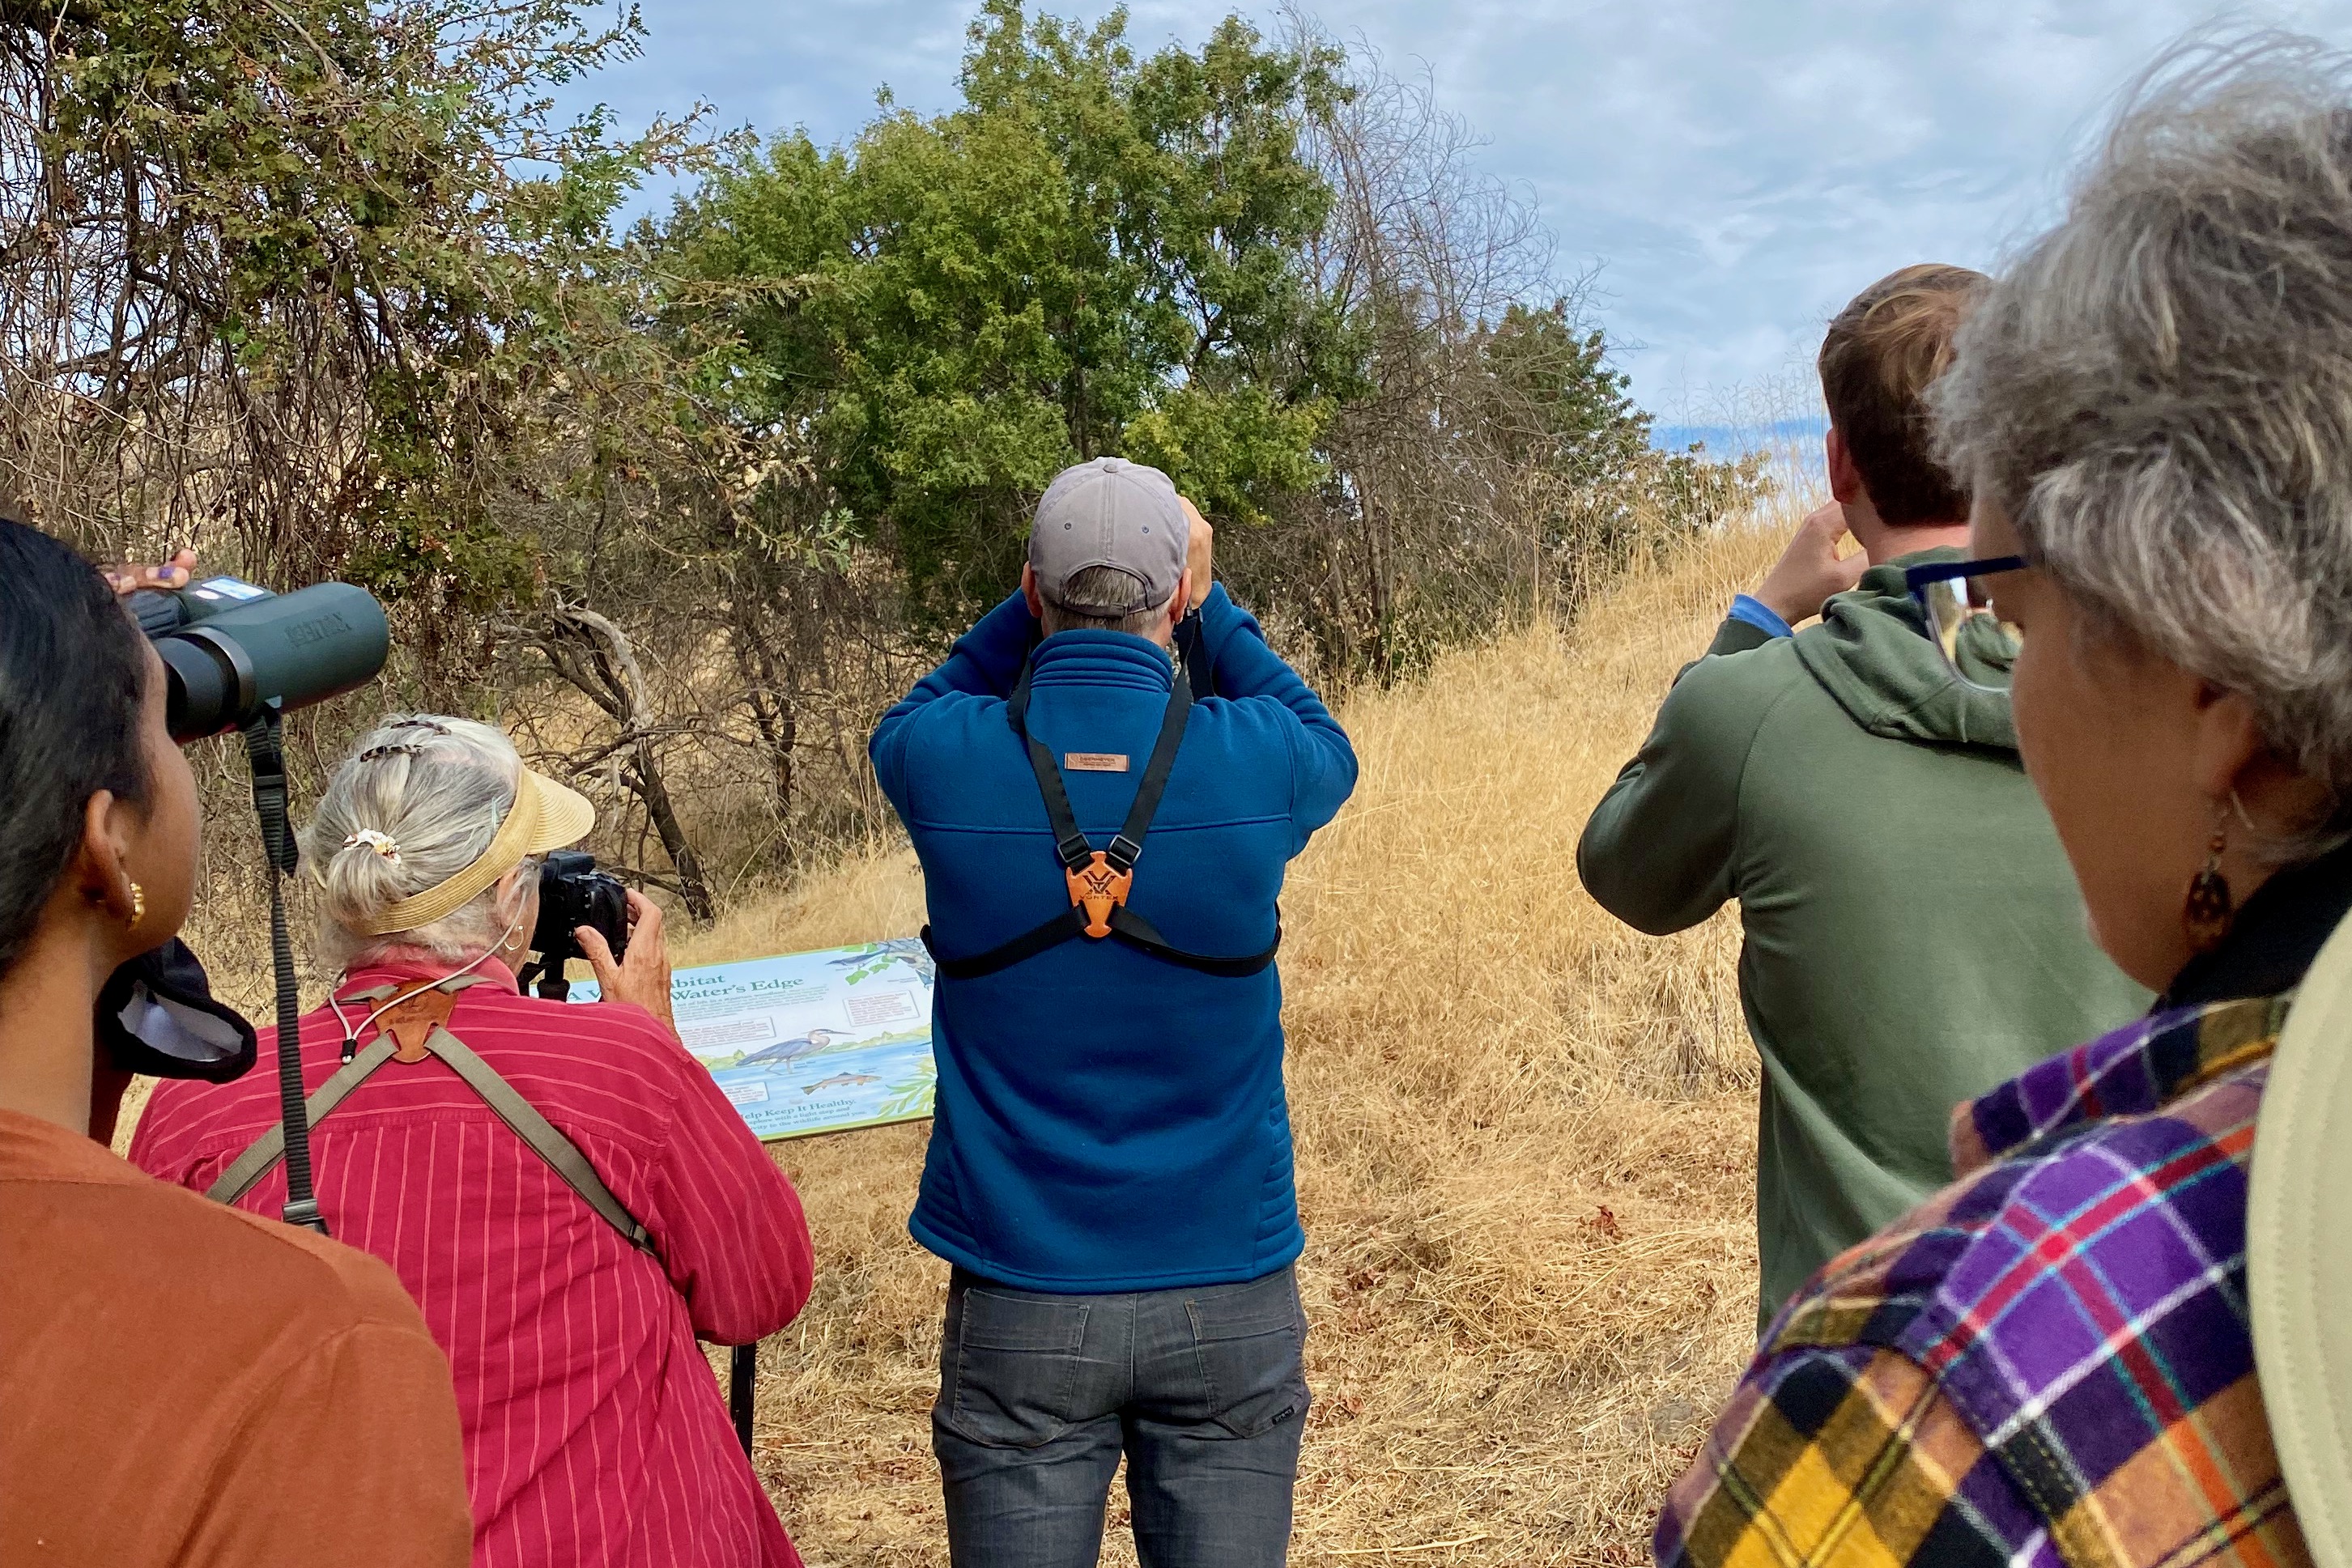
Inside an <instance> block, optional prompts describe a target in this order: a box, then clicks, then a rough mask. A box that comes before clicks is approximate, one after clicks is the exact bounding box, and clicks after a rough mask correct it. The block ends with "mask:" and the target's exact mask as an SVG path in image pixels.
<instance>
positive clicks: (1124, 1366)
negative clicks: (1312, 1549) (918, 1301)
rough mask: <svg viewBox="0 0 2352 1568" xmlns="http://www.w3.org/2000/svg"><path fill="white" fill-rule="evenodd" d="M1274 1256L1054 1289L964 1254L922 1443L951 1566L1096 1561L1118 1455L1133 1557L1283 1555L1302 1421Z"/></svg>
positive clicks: (1298, 1361)
mask: <svg viewBox="0 0 2352 1568" xmlns="http://www.w3.org/2000/svg"><path fill="white" fill-rule="evenodd" d="M1306 1336H1307V1318H1306V1314H1305V1313H1303V1312H1301V1311H1300V1310H1299V1305H1298V1281H1297V1277H1296V1276H1295V1275H1294V1273H1293V1271H1292V1270H1288V1269H1284V1270H1280V1271H1279V1272H1276V1273H1273V1274H1268V1275H1266V1276H1265V1278H1264V1279H1260V1280H1252V1281H1249V1282H1248V1283H1246V1284H1240V1285H1209V1286H1203V1287H1201V1288H1198V1289H1194V1290H1187V1291H1143V1292H1139V1293H1137V1294H1132V1295H1118V1296H1051V1295H1045V1294H1041V1293H1040V1292H1038V1291H1019V1290H1014V1289H1013V1288H1012V1287H1011V1286H1007V1285H998V1284H994V1283H992V1282H991V1281H986V1280H982V1279H980V1278H978V1277H977V1276H974V1275H971V1274H967V1273H965V1272H964V1271H963V1270H961V1269H959V1270H956V1273H955V1278H954V1281H953V1282H952V1283H951V1284H950V1286H949V1288H948V1319H947V1330H946V1332H945V1333H943V1334H942V1335H941V1336H940V1398H939V1403H938V1404H937V1405H934V1406H932V1407H931V1451H932V1452H933V1453H934V1454H936V1455H938V1456H939V1461H940V1479H941V1481H942V1482H943V1484H944V1486H945V1489H946V1494H947V1516H948V1552H949V1555H950V1559H951V1560H952V1561H953V1562H954V1563H957V1564H958V1568H1093V1565H1094V1563H1095V1562H1096V1560H1097V1557H1098V1556H1099V1555H1100V1553H1101V1551H1102V1533H1103V1508H1104V1505H1105V1503H1106V1502H1108V1500H1109V1497H1110V1483H1111V1476H1112V1474H1113V1473H1114V1472H1115V1471H1116V1470H1117V1469H1118V1459H1119V1455H1120V1454H1122V1453H1124V1454H1125V1455H1126V1456H1127V1495H1128V1501H1129V1506H1130V1510H1131V1511H1132V1513H1133V1515H1134V1520H1135V1549H1136V1555H1137V1557H1138V1558H1139V1559H1140V1560H1141V1562H1142V1564H1143V1568H1258V1565H1260V1564H1265V1565H1268V1568H1273V1565H1278V1564H1279V1563H1282V1561H1283V1560H1284V1556H1285V1554H1286V1552H1287V1551H1288V1548H1289V1543H1290V1490H1291V1485H1292V1483H1293V1482H1294V1481H1295V1480H1297V1476H1298V1435H1299V1429H1300V1428H1301V1427H1304V1426H1305V1425H1306V1424H1307V1374H1306V1367H1305V1364H1304V1363H1303V1360H1302V1351H1303V1349H1304V1346H1305V1343H1306Z"/></svg>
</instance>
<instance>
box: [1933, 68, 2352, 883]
mask: <svg viewBox="0 0 2352 1568" xmlns="http://www.w3.org/2000/svg"><path fill="white" fill-rule="evenodd" d="M1930 401H1931V405H1932V407H1933V408H1934V410H1935V413H1936V418H1937V442H1938V449H1939V455H1941V456H1942V458H1943V460H1944V462H1945V463H1946V465H1948V467H1949V468H1950V470H1951V471H1952V472H1953V473H1954V474H1956V475H1959V476H1962V477H1963V478H1964V480H1965V481H1966V482H1967V483H1968V484H1969V486H1970V488H1971V489H1972V490H1973V491H1974V492H1975V495H1976V497H1977V498H1978V500H1979V502H1986V501H1990V503H1992V504H1993V505H1995V506H1998V507H2000V509H2001V511H2002V512H2003V513H2005V514H2006V515H2007V516H2008V517H2009V518H2010V519H2011V522H2012V523H2013V524H2014V525H2015V527H2016V528H2017V530H2018V533H2019V535H2020V537H2021V538H2022V539H2023V541H2024V544H2025V547H2026V549H2027V550H2028V552H2029V553H2030V554H2031V555H2032V557H2033V559H2035V560H2036V561H2037V562H2038V563H2039V564H2041V565H2042V566H2043V567H2044V568H2046V569H2047V570H2049V572H2050V573H2051V575H2052V576H2053V579H2054V580H2056V581H2057V582H2058V584H2059V585H2060V586H2061V587H2062V588H2063V590H2064V591H2066V593H2067V594H2068V595H2069V597H2070V598H2071V599H2072V600H2073V601H2074V602H2075V603H2076V604H2077V605H2078V606H2080V607H2082V608H2083V609H2084V610H2085V611H2086V612H2088V614H2087V616H2086V622H2087V624H2088V627H2089V629H2090V634H2091V635H2093V636H2095V637H2098V636H2105V637H2109V638H2115V639H2118V640H2124V641H2133V642H2137V644H2138V645H2141V646H2144V647H2147V648H2150V649H2153V650H2155V651H2157V652H2159V653H2162V654H2164V655H2165V656H2167V657H2168V658H2170V659H2171V660H2173V661H2174V662H2175V663H2177V664H2180V665H2181V666H2182V667H2183V668H2185V669H2188V670H2190V671H2193V672H2195V673H2196V674H2200V675H2202V676H2204V677H2205V678H2206V679H2208V680H2210V681H2212V682H2214V683H2216V684H2217V685H2221V686H2223V687H2225V688H2227V689H2229V690H2231V691H2234V692H2238V693H2240V694H2242V695H2244V696H2245V697H2246V698H2247V699H2248V700H2249V701H2251V702H2252V704H2253V705H2254V707H2255V710H2256V712H2257V713H2258V715H2259V716H2260V722H2261V724H2262V726H2263V735H2264V738H2265V739H2266V740H2267V741H2268V742H2269V743H2270V744H2271V746H2272V747H2274V748H2275V749H2276V750H2277V751H2278V752H2279V753H2280V755H2281V756H2282V757H2284V758H2287V759H2289V760H2291V761H2293V762H2294V764H2295V765H2296V766H2297V767H2298V768H2300V769H2301V770H2302V771H2303V772H2304V773H2305V774H2306V775H2308V776H2309V777H2311V778H2314V779H2319V780H2322V781H2324V782H2325V783H2326V784H2327V785H2328V786H2329V787H2330V788H2331V789H2333V790H2334V792H2335V802H2336V804H2335V808H2334V812H2333V815H2332V818H2331V820H2329V821H2325V822H2320V823H2314V824H2311V827H2310V831H2306V832H2302V833H2298V834H2296V835H2295V836H2294V838H2293V839H2292V840H2288V841H2278V842H2275V843H2273V844H2272V845H2270V846H2268V849H2269V852H2271V853H2272V854H2273V855H2274V856H2275V857H2276V858H2277V859H2278V860H2279V861H2281V862H2293V861H2296V860H2301V859H2305V858H2307V857H2309V856H2311V855H2313V854H2315V853H2318V852H2322V851H2324V850H2325V849H2326V848H2328V847H2330V846H2331V845H2333V844H2334V843H2336V842H2340V841H2342V840H2343V839H2344V837H2345V836H2346V831H2347V829H2352V821H2347V806H2346V803H2347V801H2352V57H2347V56H2345V55H2343V54H2339V53H2336V52H2334V51H2332V50H2329V49H2327V48H2326V47H2323V46H2321V45H2320V44H2318V43H2316V42H2315V41H2313V40H2311V39H2308V38H2302V37H2292V36H2288V35H2284V34H2279V33H2273V32H2262V33H2253V34H2245V33H2240V34H2236V35H2212V36H2206V37H2197V38H2193V39H2192V40H2191V41H2189V42H2188V43H2186V44H2183V45H2181V46H2179V47H2176V48H2174V49H2173V50H2171V51H2169V52H2168V54H2167V55H2166V56H2165V57H2162V58H2160V59H2159V60H2158V62H2157V64H2156V65H2155V66H2154V67H2153V68H2151V69H2150V70H2149V71H2148V72H2147V73H2146V74H2145V75H2144V76H2142V77H2141V78H2140V79H2139V80H2138V82H2137V84H2136V85H2135V86H2134V87H2133V89H2131V90H2130V91H2129V93H2128V94H2127V95H2126V99H2125V104H2124V107H2123V109H2122V110H2121V111H2120V112H2119V113H2118V115H2117V116H2116V120H2115V122H2114V124H2113V127H2112V129H2111V130H2110V131H2109V132H2108V134H2107V137H2106V140H2105V146H2104V148H2103V149H2102V150H2101V152H2099V154H2098V155H2097V156H2096V157H2095V159H2094V160H2093V161H2092V162H2091V163H2090V165H2089V166H2088V167H2087V169H2086V170H2085V171H2084V172H2083V174H2082V175H2081V176H2080V178H2079V179H2078V181H2077V183H2076V184H2075V186H2074V191H2073V193H2072V197H2071V200H2070V202H2069V204H2068V208H2067V213H2066V216H2065V218H2064V220H2063V222H2061V223H2060V224H2059V225H2058V226H2057V227H2056V228H2054V229H2053V230H2051V231H2050V232H2049V233H2047V234H2045V235H2042V236H2041V237H2040V238H2038V239H2036V240H2034V241H2033V242H2032V243H2031V244H2030V245H2029V246H2026V248H2025V249H2024V250H2023V252H2022V253H2021V255H2019V256H2017V257H2016V258H2015V260H2014V261H2013V263H2012V264H2011V266H2009V267H2007V268H2006V269H2005V270H2004V271H2003V272H2002V274H2001V275H2000V277H1999V278H1998V279H1997V281H1996V282H1995V284H1994V286H1993V287H1992V289H1991V290H1990V292H1989V293H1988V294H1987V295H1986V296H1985V298H1983V299H1981V300H1980V301H1979V303H1978V305H1977V307H1976V308H1975V309H1974V310H1973V311H1972V312H1971V313H1970V315H1969V319H1968V320H1967V321H1966V322H1965V323H1964V324H1963V325H1962V327H1961V328H1960V330H1959V333H1958V337H1957V339H1956V340H1955V345H1954V358H1953V364H1952V368H1951V369H1950V371H1948V373H1947V374H1946V375H1945V376H1944V377H1943V379H1942V380H1941V381H1940V382H1938V383H1937V386H1936V387H1935V389H1934V390H1933V392H1931V393H1930Z"/></svg>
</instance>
